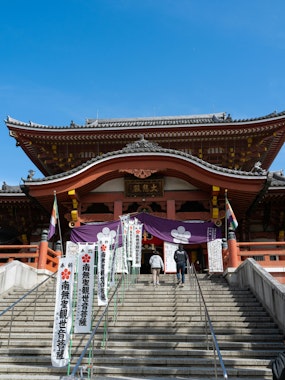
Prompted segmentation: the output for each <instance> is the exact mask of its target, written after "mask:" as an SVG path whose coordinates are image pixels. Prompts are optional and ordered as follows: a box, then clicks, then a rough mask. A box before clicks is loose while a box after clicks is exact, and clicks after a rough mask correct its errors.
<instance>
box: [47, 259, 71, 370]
mask: <svg viewBox="0 0 285 380" xmlns="http://www.w3.org/2000/svg"><path fill="white" fill-rule="evenodd" d="M58 268H59V269H58V274H57V284H56V301H55V311H54V324H53V339H52V350H51V362H52V365H53V366H54V367H65V366H67V365H68V363H69V352H68V351H69V350H68V348H69V341H70V334H71V328H72V296H73V284H74V271H75V258H74V257H62V258H60V259H59V266H58Z"/></svg>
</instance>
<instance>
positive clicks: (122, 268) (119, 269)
mask: <svg viewBox="0 0 285 380" xmlns="http://www.w3.org/2000/svg"><path fill="white" fill-rule="evenodd" d="M115 255H116V273H125V274H128V264H127V255H126V251H125V250H124V247H118V248H117V249H116V252H115Z"/></svg>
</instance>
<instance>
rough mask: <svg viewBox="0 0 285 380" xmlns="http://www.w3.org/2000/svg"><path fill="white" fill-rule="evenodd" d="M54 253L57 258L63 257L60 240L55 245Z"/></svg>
mask: <svg viewBox="0 0 285 380" xmlns="http://www.w3.org/2000/svg"><path fill="white" fill-rule="evenodd" d="M55 253H56V256H57V257H61V256H62V255H63V252H62V246H61V241H60V240H58V241H57V242H56V243H55Z"/></svg>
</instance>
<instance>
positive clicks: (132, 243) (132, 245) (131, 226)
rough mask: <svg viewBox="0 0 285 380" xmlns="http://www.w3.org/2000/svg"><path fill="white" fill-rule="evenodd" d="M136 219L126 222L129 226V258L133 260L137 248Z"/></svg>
mask: <svg viewBox="0 0 285 380" xmlns="http://www.w3.org/2000/svg"><path fill="white" fill-rule="evenodd" d="M134 224H135V221H134V220H129V221H128V223H126V227H127V242H126V243H127V260H129V261H132V259H133V251H134V249H135V243H136V242H135V239H134Z"/></svg>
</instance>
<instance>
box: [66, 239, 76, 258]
mask: <svg viewBox="0 0 285 380" xmlns="http://www.w3.org/2000/svg"><path fill="white" fill-rule="evenodd" d="M78 253H79V251H78V244H77V243H73V242H72V241H67V242H66V249H65V257H76V258H77V256H78Z"/></svg>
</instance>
